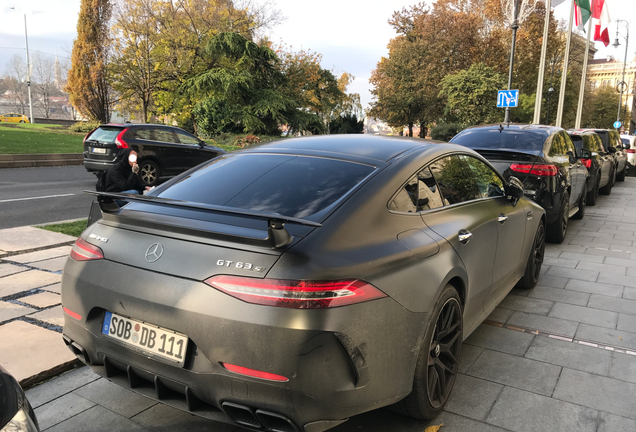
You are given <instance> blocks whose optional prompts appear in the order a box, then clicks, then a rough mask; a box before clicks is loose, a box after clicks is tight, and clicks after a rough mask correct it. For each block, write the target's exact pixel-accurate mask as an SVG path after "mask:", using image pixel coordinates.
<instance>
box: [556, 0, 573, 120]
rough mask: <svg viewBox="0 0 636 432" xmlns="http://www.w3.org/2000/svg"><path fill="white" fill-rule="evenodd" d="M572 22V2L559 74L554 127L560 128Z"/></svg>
mask: <svg viewBox="0 0 636 432" xmlns="http://www.w3.org/2000/svg"><path fill="white" fill-rule="evenodd" d="M573 20H574V2H572V6H570V25H569V26H568V40H567V42H566V43H565V58H564V59H563V71H562V72H561V88H560V89H559V105H558V108H557V116H556V124H555V125H556V127H561V123H562V122H563V102H564V101H565V86H566V85H567V81H568V60H569V57H570V41H571V40H572V21H573Z"/></svg>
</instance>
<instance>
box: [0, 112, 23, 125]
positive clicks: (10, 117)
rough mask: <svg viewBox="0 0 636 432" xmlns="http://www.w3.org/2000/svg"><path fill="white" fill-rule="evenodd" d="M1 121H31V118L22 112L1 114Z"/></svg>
mask: <svg viewBox="0 0 636 432" xmlns="http://www.w3.org/2000/svg"><path fill="white" fill-rule="evenodd" d="M0 123H29V118H28V117H27V116H25V115H22V114H16V113H7V114H0Z"/></svg>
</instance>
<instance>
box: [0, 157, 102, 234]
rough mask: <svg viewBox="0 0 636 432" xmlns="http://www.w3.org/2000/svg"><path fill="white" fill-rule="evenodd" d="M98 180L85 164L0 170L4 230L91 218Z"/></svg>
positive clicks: (1, 225)
mask: <svg viewBox="0 0 636 432" xmlns="http://www.w3.org/2000/svg"><path fill="white" fill-rule="evenodd" d="M96 180H97V179H96V177H95V176H94V175H93V174H91V173H89V172H87V171H86V169H85V168H84V166H83V165H75V166H65V167H38V168H3V169H0V229H3V228H13V227H17V226H24V225H37V224H43V223H49V222H57V221H64V220H69V219H78V218H83V217H88V212H89V209H90V204H91V201H92V199H91V198H92V197H91V196H89V195H87V194H85V193H83V192H82V191H84V190H94V189H95V182H96Z"/></svg>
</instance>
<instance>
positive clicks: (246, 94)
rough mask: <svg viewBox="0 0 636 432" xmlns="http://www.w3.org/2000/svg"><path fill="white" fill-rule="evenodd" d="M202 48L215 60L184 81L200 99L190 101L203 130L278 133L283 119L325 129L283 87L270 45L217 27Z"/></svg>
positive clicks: (297, 126)
mask: <svg viewBox="0 0 636 432" xmlns="http://www.w3.org/2000/svg"><path fill="white" fill-rule="evenodd" d="M204 54H205V55H206V56H207V57H209V58H210V59H214V60H215V64H216V65H217V66H215V67H212V68H210V69H209V70H206V71H205V72H202V73H200V74H198V75H197V76H195V77H194V78H191V79H190V80H188V81H186V82H185V83H184V86H183V87H184V89H188V91H189V92H190V94H191V95H193V96H194V97H195V98H199V100H201V102H198V103H197V104H196V105H195V107H194V116H195V119H196V122H197V124H198V126H199V127H200V128H201V129H203V130H204V131H205V132H206V133H209V134H218V133H221V132H238V133H240V132H245V133H247V132H251V133H260V134H273V135H274V134H275V135H278V134H279V133H280V132H279V129H278V127H279V125H281V124H287V125H288V126H289V128H290V130H292V131H302V130H312V129H324V124H323V122H322V121H321V119H320V117H319V116H318V115H317V114H315V113H311V112H308V111H307V110H303V109H299V108H300V107H299V106H298V104H297V102H296V101H295V100H294V99H292V98H290V97H289V96H287V95H286V93H285V92H284V91H282V89H283V88H284V85H285V80H286V79H285V75H284V74H283V73H282V72H281V70H280V65H279V60H278V57H277V56H276V54H275V53H274V51H272V50H271V49H270V48H269V47H267V46H259V45H257V44H256V43H254V42H252V41H249V40H248V39H246V38H245V37H243V36H241V35H240V34H238V33H220V34H218V35H216V36H214V37H213V38H212V39H210V40H209V41H208V43H207V44H206V46H205V48H204Z"/></svg>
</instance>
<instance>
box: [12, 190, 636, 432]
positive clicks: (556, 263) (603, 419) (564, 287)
mask: <svg viewBox="0 0 636 432" xmlns="http://www.w3.org/2000/svg"><path fill="white" fill-rule="evenodd" d="M634 242H636V178H628V179H626V181H625V182H624V183H618V184H617V185H616V187H615V188H614V189H613V191H612V194H611V195H610V196H609V197H605V196H601V197H599V201H598V204H597V205H596V206H595V207H588V208H587V213H586V216H585V217H584V218H583V219H582V220H580V221H574V220H573V221H571V222H570V227H569V229H568V236H567V238H566V240H565V241H564V242H563V243H562V244H560V245H548V247H547V248H546V260H545V263H544V267H543V269H542V275H541V277H540V279H539V284H538V286H537V287H536V288H534V289H532V290H528V291H523V290H517V289H515V290H513V291H512V292H511V293H510V295H508V297H506V299H505V300H504V301H503V302H502V303H501V304H500V305H499V307H498V308H497V309H496V310H495V311H494V312H493V314H492V315H491V316H490V317H489V319H488V321H487V322H486V323H484V324H483V325H481V326H480V327H479V328H478V329H477V330H476V331H475V332H474V333H473V334H472V335H471V336H470V337H469V338H468V339H467V340H466V342H465V344H464V346H463V352H462V356H461V362H460V371H459V372H460V374H459V375H458V377H457V382H456V384H455V388H454V390H453V394H452V397H451V399H450V400H449V402H448V404H447V405H446V408H445V410H444V412H443V413H442V414H441V415H440V416H438V417H437V418H436V419H434V420H433V421H429V422H422V421H417V420H414V419H410V418H407V417H404V416H401V415H399V414H396V413H393V412H391V411H388V410H376V411H373V412H370V413H366V414H363V415H360V416H356V417H354V418H352V419H350V420H349V421H348V422H346V423H344V424H342V425H340V426H338V427H337V428H335V429H332V430H333V431H334V432H354V431H355V432H359V431H365V432H367V431H368V432H386V431H396V432H423V431H424V430H425V428H426V427H428V426H431V425H438V424H441V423H443V424H444V426H443V427H442V429H440V431H441V432H446V431H462V432H463V431H471V432H472V431H476V432H481V431H493V432H494V431H514V432H530V431H532V432H535V431H565V432H568V431H572V432H574V431H576V432H578V431H584V432H585V431H590V432H627V431H630V432H633V431H636V397H635V395H636V277H635V276H636V244H635V243H634ZM0 249H1V247H0ZM0 280H2V279H0ZM0 300H1V298H0ZM26 305H27V304H25V305H22V306H24V307H31V306H35V305H31V304H29V306H26ZM1 330H2V327H0V331H1ZM1 349H2V348H0V350H1ZM0 352H2V351H0ZM27 396H28V398H29V399H30V400H31V402H32V403H33V405H34V407H35V411H36V414H37V415H38V418H39V420H40V424H41V427H42V430H43V431H47V432H49V431H51V432H67V431H68V432H70V431H76V430H91V431H109V432H112V431H177V432H178V431H191V430H196V431H202V432H203V431H214V432H225V431H234V432H239V431H243V429H241V428H237V427H235V426H230V425H226V424H221V423H214V422H210V421H207V420H204V419H201V418H198V417H196V416H193V415H191V414H188V413H184V412H181V411H178V410H175V409H173V408H170V407H167V406H164V405H161V404H157V403H155V402H154V401H152V400H149V399H147V398H145V397H143V396H139V395H137V394H136V393H134V392H132V391H131V390H128V389H124V388H120V387H118V386H117V385H115V384H112V383H110V382H109V381H107V380H105V379H103V378H99V377H98V376H97V375H95V374H93V373H92V372H91V371H90V369H88V368H86V367H82V368H80V369H76V370H74V371H72V372H69V373H66V374H64V375H62V376H60V377H58V378H55V379H53V380H51V381H49V382H47V383H44V384H42V385H39V386H36V387H33V388H31V389H29V390H28V391H27Z"/></svg>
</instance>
